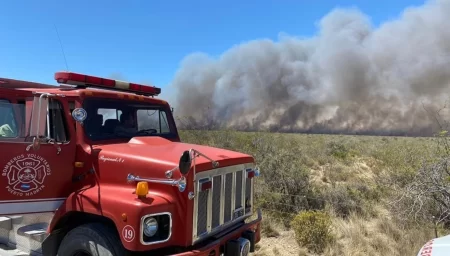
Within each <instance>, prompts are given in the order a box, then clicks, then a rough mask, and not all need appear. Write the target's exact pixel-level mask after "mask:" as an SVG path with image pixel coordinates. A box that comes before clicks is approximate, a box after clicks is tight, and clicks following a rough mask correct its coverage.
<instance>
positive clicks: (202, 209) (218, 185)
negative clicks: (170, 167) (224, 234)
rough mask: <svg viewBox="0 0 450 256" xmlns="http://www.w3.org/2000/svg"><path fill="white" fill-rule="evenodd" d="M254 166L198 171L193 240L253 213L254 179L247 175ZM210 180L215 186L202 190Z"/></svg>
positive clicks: (221, 229) (213, 232) (223, 228)
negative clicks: (203, 185)
mask: <svg viewBox="0 0 450 256" xmlns="http://www.w3.org/2000/svg"><path fill="white" fill-rule="evenodd" d="M252 168H253V165H252V164H246V165H235V166H230V167H223V168H217V169H214V170H211V171H206V172H200V173H196V175H195V186H194V187H195V189H196V191H195V193H196V196H195V197H194V216H193V217H194V219H193V243H195V242H198V241H200V240H202V239H203V238H206V237H209V236H211V235H213V234H215V233H218V232H220V231H223V230H225V229H226V228H227V227H229V226H232V225H233V224H234V223H237V222H239V221H241V220H243V219H244V218H245V217H248V216H250V215H251V213H252V204H253V179H248V178H247V172H248V171H250V170H252ZM207 182H212V185H211V188H210V189H207V190H203V191H202V184H204V183H207ZM246 200H248V203H247V204H248V205H249V206H250V207H248V208H246ZM233 216H235V218H233Z"/></svg>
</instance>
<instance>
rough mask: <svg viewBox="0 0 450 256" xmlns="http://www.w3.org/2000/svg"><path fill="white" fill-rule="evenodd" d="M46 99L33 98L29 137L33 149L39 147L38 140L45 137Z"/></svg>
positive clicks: (42, 97) (41, 97) (44, 96)
mask: <svg viewBox="0 0 450 256" xmlns="http://www.w3.org/2000/svg"><path fill="white" fill-rule="evenodd" d="M47 109H48V98H47V97H46V95H41V96H40V97H38V96H35V97H34V99H33V110H32V113H31V122H30V136H31V137H34V139H33V149H35V150H37V149H39V146H40V139H41V138H43V137H45V125H46V122H45V121H46V120H47Z"/></svg>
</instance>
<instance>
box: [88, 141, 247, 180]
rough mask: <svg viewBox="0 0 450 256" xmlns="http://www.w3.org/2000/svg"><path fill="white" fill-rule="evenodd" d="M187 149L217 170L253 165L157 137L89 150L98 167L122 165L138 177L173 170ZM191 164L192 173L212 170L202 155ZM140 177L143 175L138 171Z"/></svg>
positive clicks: (224, 153) (238, 156)
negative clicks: (192, 166)
mask: <svg viewBox="0 0 450 256" xmlns="http://www.w3.org/2000/svg"><path fill="white" fill-rule="evenodd" d="M189 149H195V150H197V151H199V152H201V153H203V154H204V155H206V156H208V157H209V158H211V159H213V160H214V161H217V162H219V168H220V167H224V166H230V165H236V164H244V163H253V162H254V159H253V157H252V156H250V155H247V154H243V153H239V152H235V151H231V150H226V149H221V148H214V147H209V146H202V145H195V144H189V143H181V142H172V141H170V140H167V139H164V138H161V137H135V138H132V139H131V140H130V141H129V142H128V143H116V144H106V145H96V146H94V147H93V150H94V151H97V152H98V164H99V166H100V167H113V168H114V169H115V170H118V169H119V168H118V166H122V167H123V168H125V169H127V171H128V172H133V173H135V174H136V175H139V172H140V171H139V170H140V169H145V170H147V171H148V170H152V173H155V172H165V171H167V170H169V169H173V168H174V167H176V166H178V162H179V160H180V156H181V155H182V153H183V151H185V150H189ZM193 162H194V161H193ZM195 164H196V172H201V171H204V170H210V169H212V163H211V161H210V160H208V159H206V158H204V157H202V156H199V157H197V158H196V159H195ZM120 169H122V168H120ZM131 170H132V171H131ZM155 174H156V173H155ZM141 175H143V173H142V172H141ZM152 176H153V175H152ZM158 176H160V177H161V175H158ZM162 177H164V176H162Z"/></svg>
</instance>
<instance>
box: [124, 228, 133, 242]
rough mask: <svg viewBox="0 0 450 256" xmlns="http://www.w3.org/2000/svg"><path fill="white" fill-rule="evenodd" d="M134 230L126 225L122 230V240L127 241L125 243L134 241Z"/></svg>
mask: <svg viewBox="0 0 450 256" xmlns="http://www.w3.org/2000/svg"><path fill="white" fill-rule="evenodd" d="M134 234H135V232H134V228H133V227H132V226H130V225H126V226H125V227H123V229H122V236H123V240H125V241H127V242H131V241H133V240H134Z"/></svg>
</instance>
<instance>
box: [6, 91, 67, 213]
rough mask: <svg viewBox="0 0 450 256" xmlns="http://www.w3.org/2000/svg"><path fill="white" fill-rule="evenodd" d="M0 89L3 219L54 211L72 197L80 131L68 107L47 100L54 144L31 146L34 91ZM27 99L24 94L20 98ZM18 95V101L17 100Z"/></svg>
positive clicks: (48, 133) (48, 125) (49, 131)
mask: <svg viewBox="0 0 450 256" xmlns="http://www.w3.org/2000/svg"><path fill="white" fill-rule="evenodd" d="M5 91H6V92H3V90H2V89H0V155H1V157H0V170H1V173H2V175H1V176H0V216H1V215H8V214H19V213H20V214H24V213H38V212H52V211H55V210H56V209H57V208H58V207H59V206H60V205H61V204H62V203H63V202H64V200H65V198H67V196H68V195H69V194H70V192H71V179H72V172H73V163H74V158H75V144H76V138H75V132H74V128H73V126H72V125H68V121H69V120H70V119H68V118H70V113H69V110H68V105H67V102H63V101H61V100H60V99H58V98H49V99H48V102H49V104H48V108H47V118H46V119H43V120H46V124H45V127H46V128H45V129H46V137H47V138H50V139H52V140H54V142H53V141H51V140H50V141H48V140H45V141H43V142H41V144H40V147H39V149H33V147H31V144H32V140H31V139H32V138H30V136H29V128H30V116H31V111H32V107H33V96H32V95H31V92H30V93H29V94H27V92H25V91H19V92H17V90H15V91H14V95H12V94H11V92H9V96H8V91H7V90H5ZM20 94H23V95H20ZM18 95H19V96H18Z"/></svg>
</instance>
